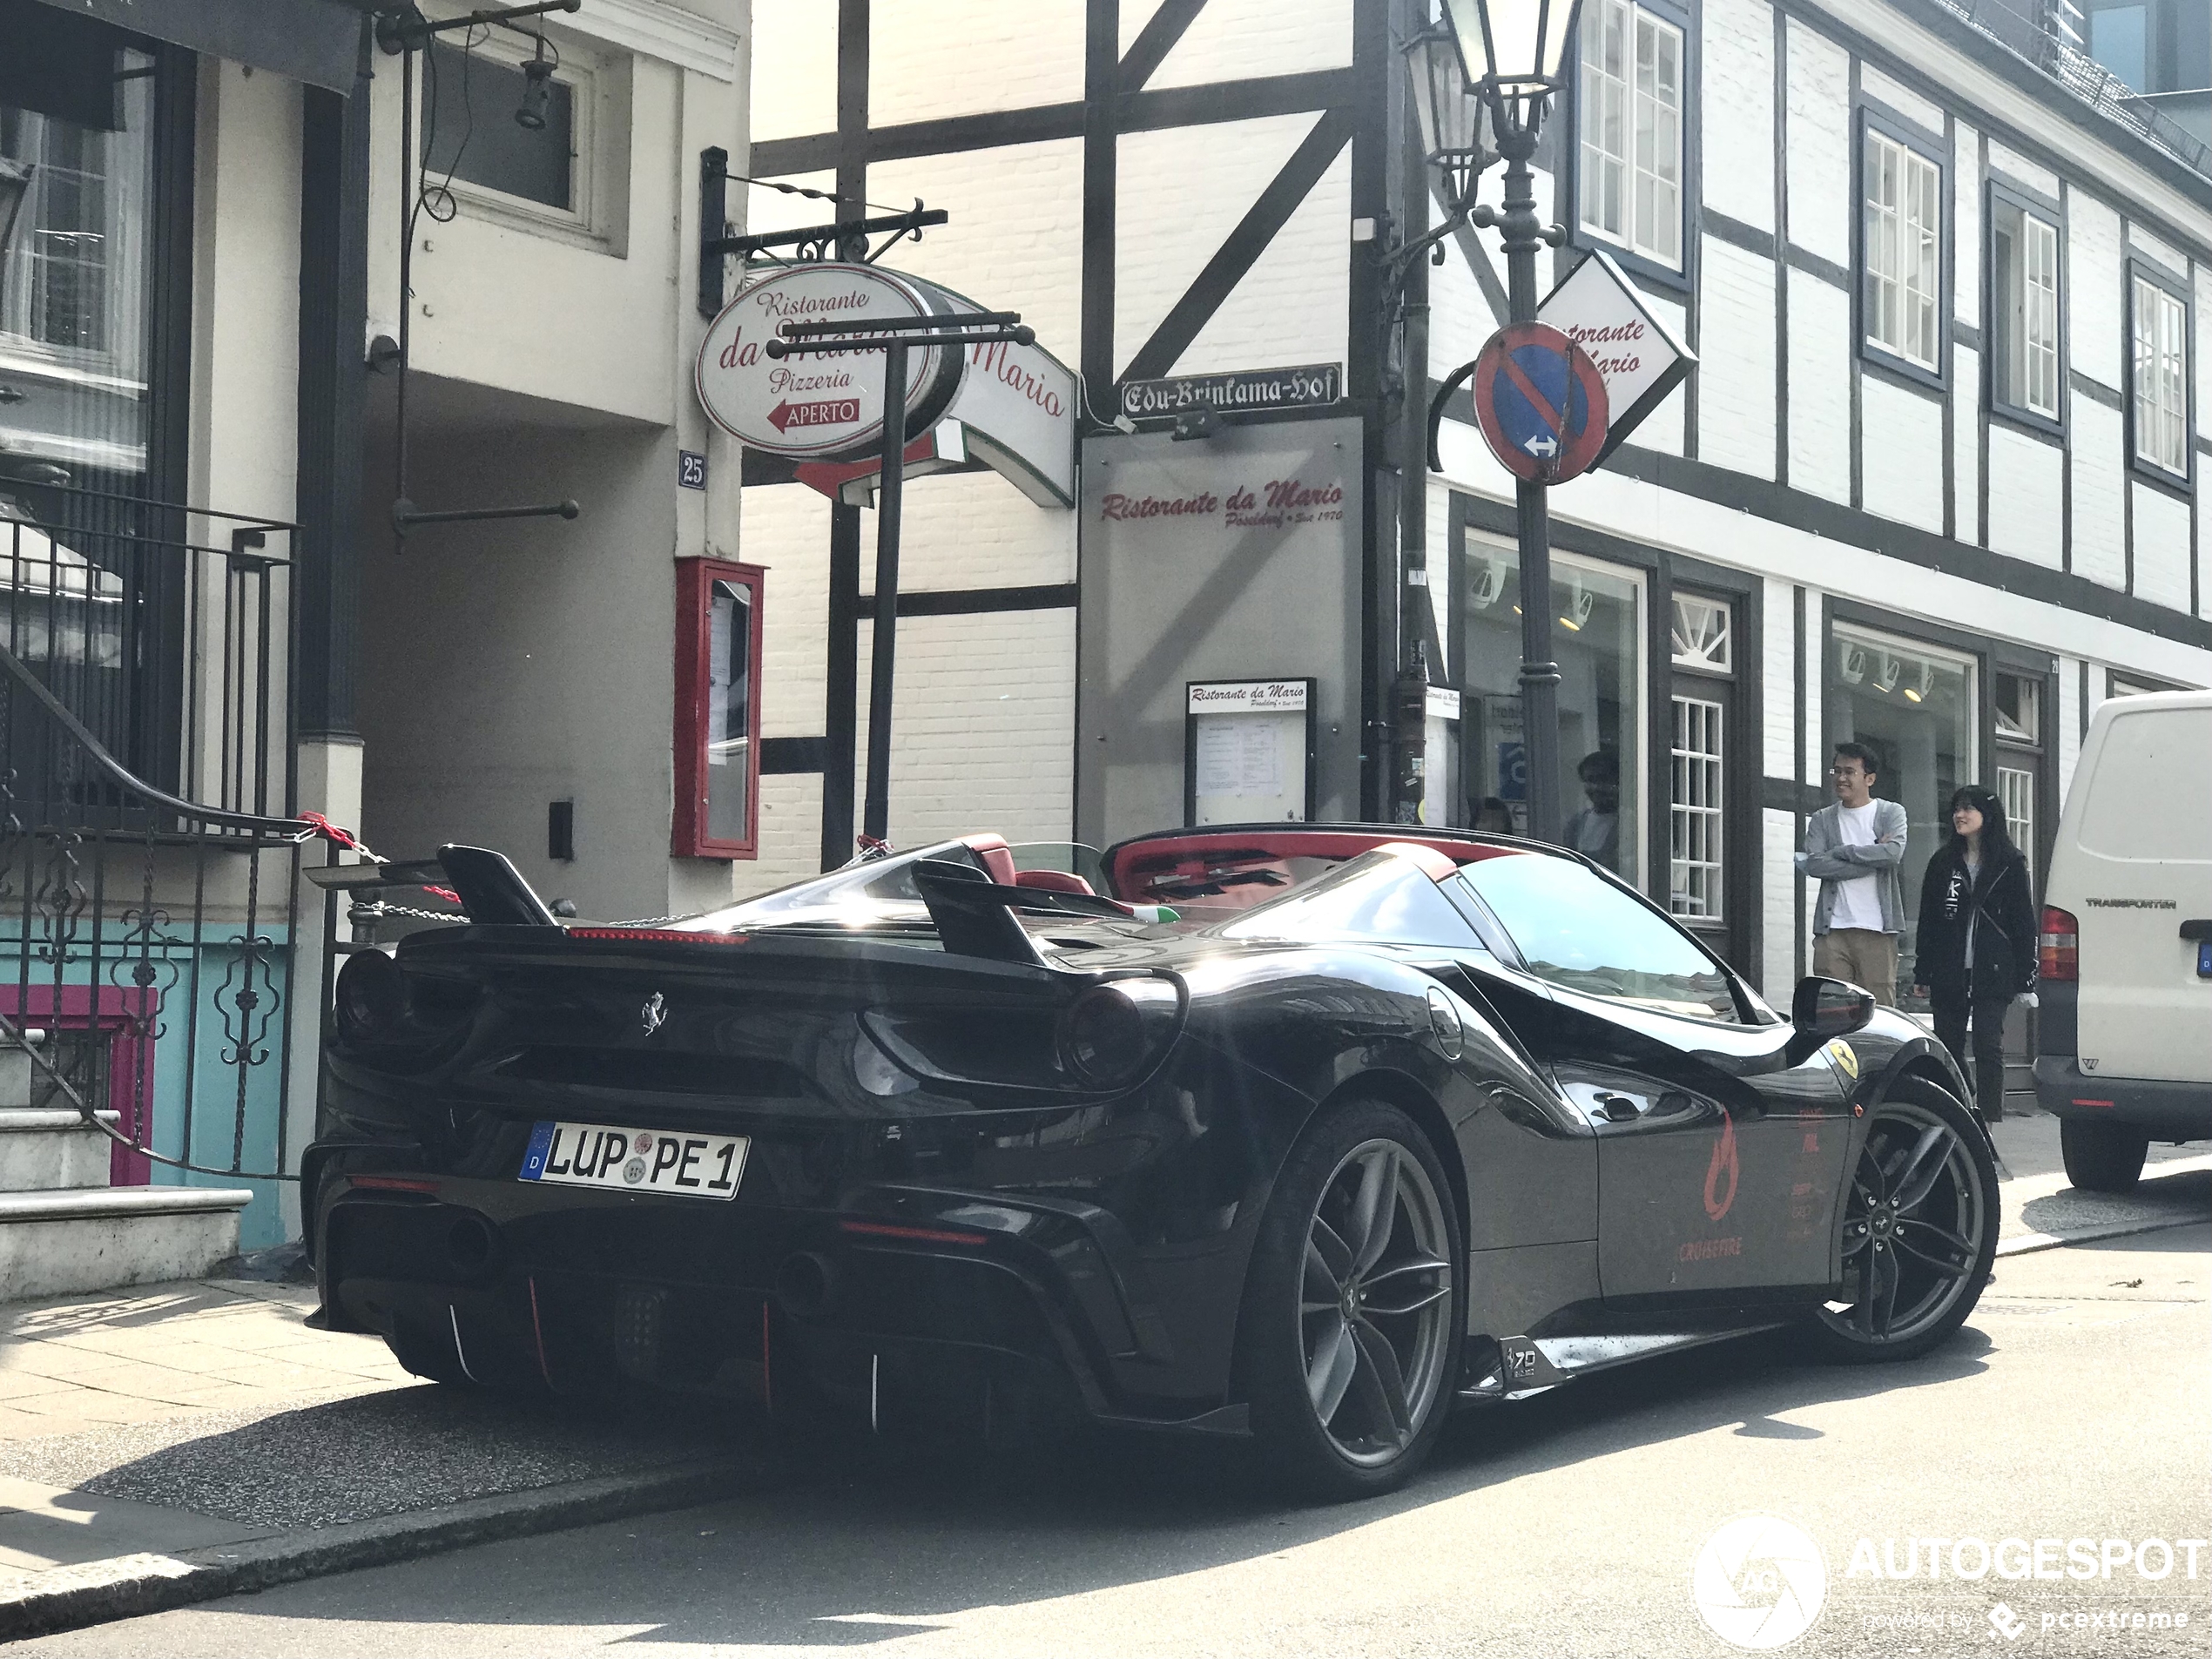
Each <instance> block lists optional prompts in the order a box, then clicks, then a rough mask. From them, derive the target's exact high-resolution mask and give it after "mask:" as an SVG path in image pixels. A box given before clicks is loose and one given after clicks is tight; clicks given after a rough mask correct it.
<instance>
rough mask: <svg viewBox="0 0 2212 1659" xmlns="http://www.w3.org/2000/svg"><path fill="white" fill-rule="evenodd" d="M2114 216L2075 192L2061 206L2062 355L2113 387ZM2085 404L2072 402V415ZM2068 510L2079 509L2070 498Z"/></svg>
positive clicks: (2116, 381)
mask: <svg viewBox="0 0 2212 1659" xmlns="http://www.w3.org/2000/svg"><path fill="white" fill-rule="evenodd" d="M2120 274H2121V249H2120V215H2119V214H2117V213H2115V212H2113V211H2112V209H2111V208H2109V207H2107V206H2105V205H2104V204H2103V203H2102V202H2101V201H2099V200H2098V199H2096V198H2095V197H2094V196H2090V195H2087V194H2084V193H2083V192H2080V191H2079V190H2077V191H2074V192H2070V194H2069V196H2068V199H2067V266H2066V275H2067V286H2068V287H2069V288H2070V289H2071V290H2072V293H2071V294H2070V296H2069V298H2068V300H2067V354H2068V356H2069V358H2070V360H2071V362H2072V366H2073V368H2074V369H2075V370H2076V371H2077V372H2078V373H2080V374H2087V376H2088V377H2089V378H2090V379H2091V380H2094V381H2101V382H2102V383H2103V384H2104V385H2107V386H2109V387H2113V388H2123V387H2125V386H2126V385H2127V383H2128V382H2127V381H2125V380H2123V379H2122V378H2121V365H2120V321H2121V309H2120V303H2121V302H2120V287H2121V284H2120ZM2084 401H2086V400H2083V399H2080V398H2076V399H2074V408H2075V410H2076V411H2077V413H2078V412H2079V411H2080V408H2081V406H2082V404H2083V402H2084ZM2074 505H2075V507H2076V508H2077V509H2079V507H2080V497H2079V496H2077V497H2075V500H2074Z"/></svg>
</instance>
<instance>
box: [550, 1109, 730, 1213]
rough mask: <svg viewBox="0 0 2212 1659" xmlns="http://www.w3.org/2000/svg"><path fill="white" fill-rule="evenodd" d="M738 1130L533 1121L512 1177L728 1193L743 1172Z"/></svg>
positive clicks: (677, 1192)
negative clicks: (686, 1131)
mask: <svg viewBox="0 0 2212 1659" xmlns="http://www.w3.org/2000/svg"><path fill="white" fill-rule="evenodd" d="M747 1145H748V1142H747V1140H746V1137H745V1136H742V1135H680V1134H677V1133H675V1132H673V1131H671V1130H657V1129H616V1128H611V1127H610V1126H608V1125H606V1124H604V1123H547V1122H541V1123H538V1124H537V1125H536V1127H535V1128H534V1129H532V1130H531V1131H530V1143H529V1150H528V1151H526V1152H524V1153H523V1167H522V1169H521V1170H518V1171H516V1177H517V1178H518V1179H520V1180H523V1181H543V1182H550V1183H551V1184H554V1185H556V1186H563V1187H611V1188H613V1189H614V1190H617V1191H618V1192H651V1193H655V1194H658V1195H662V1196H664V1197H682V1198H733V1197H736V1196H737V1192H738V1181H739V1179H740V1178H742V1177H743V1176H744V1174H745V1150H746V1147H747Z"/></svg>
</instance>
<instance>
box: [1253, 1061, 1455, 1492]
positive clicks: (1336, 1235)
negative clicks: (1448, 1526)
mask: <svg viewBox="0 0 2212 1659" xmlns="http://www.w3.org/2000/svg"><path fill="white" fill-rule="evenodd" d="M1451 1192H1452V1189H1451V1185H1450V1183H1449V1182H1448V1180H1447V1178H1446V1176H1445V1173H1444V1168H1443V1165H1442V1163H1440V1161H1439V1159H1438V1157H1437V1153H1436V1150H1435V1148H1434V1147H1433V1145H1432V1144H1431V1143H1430V1142H1429V1139H1428V1137H1427V1136H1426V1135H1425V1134H1423V1133H1422V1132H1421V1130H1420V1128H1419V1127H1418V1126H1417V1125H1415V1123H1413V1120H1412V1119H1411V1118H1410V1117H1408V1116H1406V1114H1405V1113H1404V1112H1403V1111H1401V1110H1400V1109H1399V1108H1397V1107H1395V1106H1393V1105H1389V1104H1387V1103H1383V1102H1379V1101H1361V1102H1356V1103H1352V1104H1350V1105H1346V1106H1344V1107H1341V1108H1338V1109H1332V1110H1331V1111H1329V1112H1328V1113H1327V1114H1326V1115H1325V1116H1324V1117H1323V1118H1322V1119H1321V1120H1320V1121H1319V1122H1318V1123H1317V1124H1316V1125H1315V1126H1314V1127H1313V1128H1312V1130H1309V1131H1308V1133H1307V1135H1306V1136H1305V1139H1304V1140H1302V1141H1301V1142H1300V1143H1299V1144H1298V1147H1297V1148H1296V1149H1295V1150H1293V1151H1292V1152H1291V1156H1290V1157H1289V1159H1288V1160H1287V1161H1286V1163H1285V1166H1284V1169H1283V1173H1282V1176H1281V1177H1280V1179H1279V1180H1278V1182H1277V1184H1276V1190H1275V1196H1274V1197H1273V1199H1272V1200H1271V1202H1270V1203H1269V1205H1268V1210H1267V1214H1266V1217H1265V1218H1264V1220H1263V1221H1262V1223H1261V1225H1260V1235H1259V1238H1258V1244H1257V1246H1256V1248H1255V1250H1254V1253H1253V1258H1252V1267H1251V1274H1250V1276H1249V1278H1248V1279H1247V1281H1246V1285H1245V1291H1244V1310H1243V1312H1242V1315H1241V1317H1240V1319H1239V1322H1238V1372H1239V1377H1240V1381H1241V1385H1242V1389H1243V1393H1244V1398H1246V1399H1248V1400H1249V1401H1250V1402H1251V1411H1252V1426H1253V1431H1254V1433H1255V1436H1256V1438H1257V1440H1258V1449H1259V1453H1260V1456H1261V1458H1262V1460H1263V1461H1264V1465H1265V1467H1266V1469H1267V1472H1268V1473H1269V1474H1270V1475H1271V1476H1272V1477H1273V1478H1275V1479H1277V1480H1279V1481H1281V1482H1283V1483H1285V1484H1286V1485H1288V1486H1289V1487H1291V1488H1292V1489H1293V1490H1295V1491H1297V1492H1299V1493H1301V1494H1305V1495H1307V1496H1312V1497H1319V1498H1325V1499H1332V1500H1334V1499H1345V1498H1358V1497H1366V1496H1369V1495H1371V1494H1375V1493H1380V1492H1387V1491H1389V1490H1390V1489H1391V1488H1392V1487H1395V1486H1397V1485H1398V1484H1399V1482H1401V1481H1403V1480H1405V1479H1406V1477H1407V1476H1408V1475H1410V1474H1412V1473H1413V1471H1414V1469H1416V1468H1417V1467H1420V1463H1421V1461H1422V1460H1424V1459H1425V1458H1426V1457H1427V1455H1428V1453H1429V1451H1430V1448H1431V1447H1433V1445H1434V1444H1435V1441H1436V1438H1437V1436H1438V1435H1439V1434H1440V1433H1441V1432H1442V1430H1443V1426H1444V1420H1445V1419H1446V1418H1447V1416H1448V1415H1449V1414H1450V1410H1451V1405H1452V1398H1453V1386H1454V1384H1455V1382H1456V1379H1457V1378H1458V1376H1459V1366H1460V1347H1461V1345H1462V1341H1463V1339H1464V1336H1465V1332H1466V1325H1467V1320H1466V1312H1465V1310H1466V1289H1465V1282H1464V1281H1465V1275H1464V1273H1463V1272H1462V1271H1460V1263H1461V1261H1462V1245H1461V1243H1460V1217H1459V1211H1458V1210H1457V1208H1456V1207H1455V1205H1454V1204H1453V1201H1452V1197H1451Z"/></svg>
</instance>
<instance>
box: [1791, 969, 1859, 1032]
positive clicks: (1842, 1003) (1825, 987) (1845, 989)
mask: <svg viewBox="0 0 2212 1659" xmlns="http://www.w3.org/2000/svg"><path fill="white" fill-rule="evenodd" d="M1873 1017H1874V993H1873V992H1871V991H1869V990H1866V989H1864V988H1861V987H1859V986H1857V985H1853V984H1852V983H1851V981H1849V980H1840V979H1824V978H1822V977H1821V976H1820V975H1819V974H1808V975H1807V976H1806V977H1805V978H1804V979H1801V980H1799V981H1797V993H1796V995H1793V996H1792V997H1791V999H1790V1023H1791V1025H1793V1026H1795V1027H1796V1028H1797V1031H1798V1034H1799V1035H1803V1036H1807V1037H1811V1038H1813V1039H1815V1040H1816V1041H1818V1042H1826V1041H1828V1039H1830V1038H1831V1037H1847V1036H1849V1035H1851V1033H1852V1032H1854V1031H1858V1030H1862V1029H1864V1028H1865V1025H1866V1022H1868V1021H1869V1020H1871V1019H1872V1018H1873Z"/></svg>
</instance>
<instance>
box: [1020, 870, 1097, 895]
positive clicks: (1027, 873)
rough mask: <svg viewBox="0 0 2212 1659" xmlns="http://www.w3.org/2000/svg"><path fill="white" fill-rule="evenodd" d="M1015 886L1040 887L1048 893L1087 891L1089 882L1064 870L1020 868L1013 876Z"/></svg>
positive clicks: (1089, 888) (1089, 886)
mask: <svg viewBox="0 0 2212 1659" xmlns="http://www.w3.org/2000/svg"><path fill="white" fill-rule="evenodd" d="M1014 885H1015V887H1042V888H1044V889H1045V890H1046V891H1047V892H1049V893H1089V892H1090V891H1092V888H1091V885H1090V883H1089V882H1088V881H1086V880H1083V879H1082V877H1081V876H1079V875H1069V873H1067V872H1066V871H1065V870H1021V871H1017V872H1016V873H1015V877H1014Z"/></svg>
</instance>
